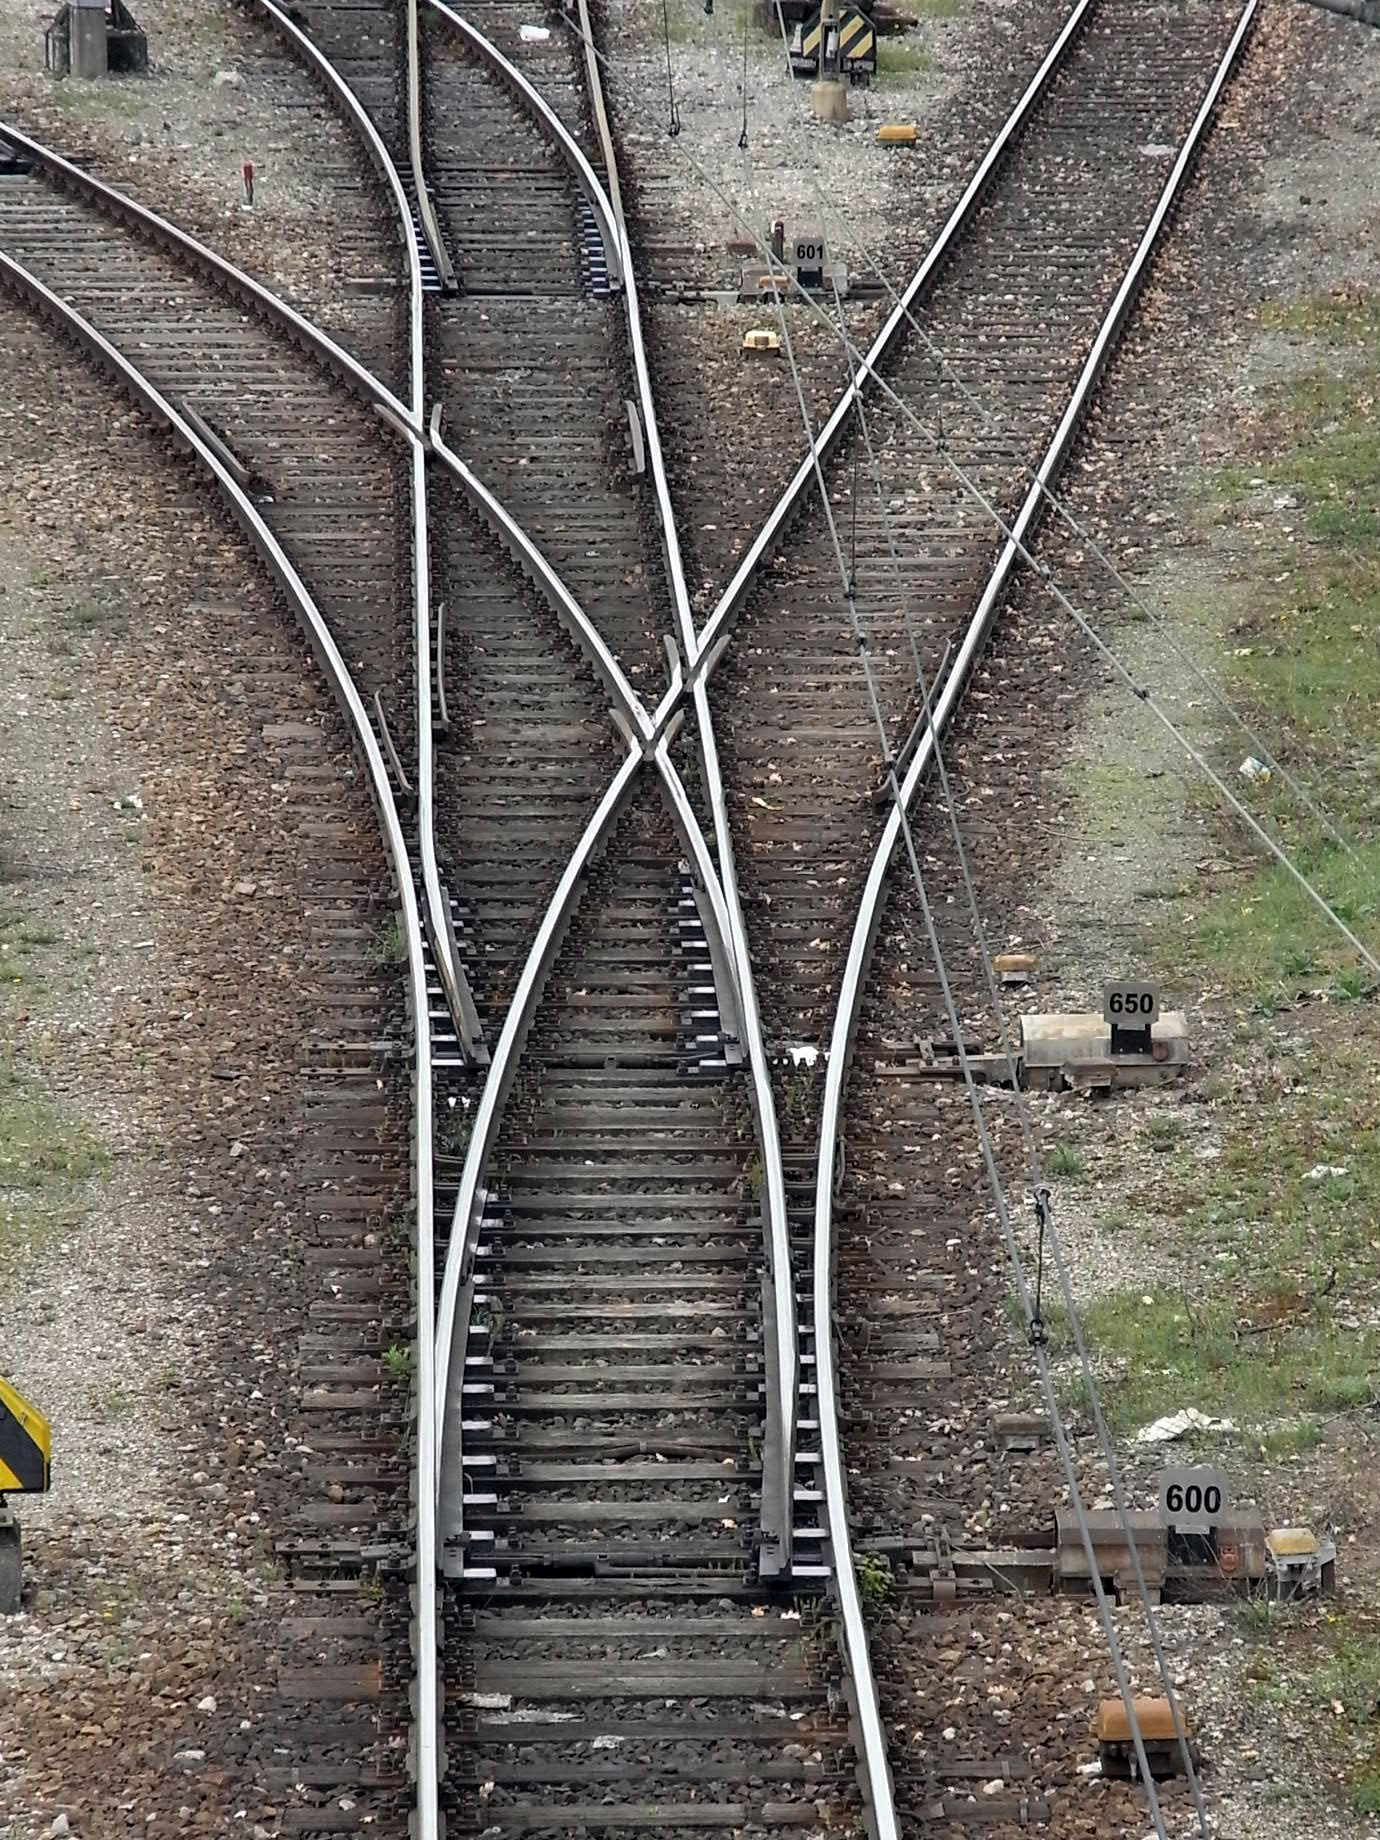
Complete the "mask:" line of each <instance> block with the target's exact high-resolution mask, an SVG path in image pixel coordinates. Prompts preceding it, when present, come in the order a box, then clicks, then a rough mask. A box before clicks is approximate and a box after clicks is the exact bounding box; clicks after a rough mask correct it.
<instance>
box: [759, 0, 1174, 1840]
mask: <svg viewBox="0 0 1380 1840" xmlns="http://www.w3.org/2000/svg"><path fill="white" fill-rule="evenodd" d="M778 17H779V8H778ZM750 164H751V163H750V159H749V161H748V165H749V169H750ZM810 179H811V186H812V189H813V191H814V193H815V196H816V199H817V200H818V199H819V194H820V187H819V184H818V175H817V173H816V172H815V171H814V170H813V169H812V170H811V173H810ZM770 273H771V275H772V281H773V287H772V293H773V300H774V302H775V305H776V310H777V317H778V320H779V322H780V326H781V332H782V338H783V342H784V346H785V350H786V353H787V358H788V361H789V363H790V367H791V376H792V381H793V384H794V387H795V393H796V400H797V403H798V405H799V408H800V413H801V420H802V423H803V425H804V428H805V436H806V440H807V443H808V444H809V446H810V448H811V449H812V450H813V449H814V444H815V441H814V429H813V426H812V424H811V419H810V414H809V409H808V406H807V404H806V401H805V393H804V388H803V385H802V383H801V379H800V373H799V369H798V367H797V365H796V361H795V354H794V349H793V346H792V343H791V339H790V333H789V329H788V328H787V325H786V320H785V312H784V309H783V306H782V302H781V297H780V293H779V290H778V288H777V285H776V269H775V265H774V264H772V265H771V269H770ZM831 280H832V277H831ZM833 292H834V303H835V309H836V312H837V316H838V332H839V335H840V338H841V340H842V341H843V343H844V345H845V351H846V346H847V321H846V316H845V313H844V308H843V302H842V300H841V299H840V297H839V294H838V289H837V285H836V284H835V285H834V288H833ZM854 415H855V421H856V429H855V434H854V462H855V470H854V483H853V496H852V505H851V509H852V511H853V514H854V524H853V531H852V537H851V552H852V554H851V567H845V564H844V560H843V551H842V545H841V542H840V539H839V535H838V530H837V525H836V522H835V518H834V514H833V508H832V505H831V504H830V502H829V499H828V494H827V491H826V489H825V485H824V480H823V475H822V471H821V468H820V466H819V462H818V459H816V462H815V476H816V485H817V487H818V490H819V495H820V498H821V500H822V501H823V503H824V504H825V507H826V517H827V519H828V523H829V531H830V537H831V540H832V542H833V547H834V555H835V560H836V562H837V565H838V569H839V574H840V579H841V582H842V585H843V591H844V596H845V600H846V602H847V605H848V611H849V619H850V624H851V626H852V630H853V634H854V638H855V641H856V642H857V644H858V648H859V652H860V655H861V658H862V663H863V669H864V673H865V676H866V681H867V688H868V695H869V699H870V701H871V705H872V713H873V718H874V720H875V722H876V725H877V729H878V734H879V736H880V740H881V746H882V755H883V759H884V760H885V761H886V771H887V778H888V782H889V784H890V788H891V792H892V797H893V799H894V800H895V802H896V805H897V809H898V816H899V818H900V821H901V825H902V828H903V830H904V833H905V838H906V847H907V853H908V855H909V857H910V861H911V867H912V871H913V873H914V876H915V882H916V888H917V892H918V894H919V898H920V903H921V909H922V912H923V914H924V916H925V925H926V930H927V933H928V936H929V942H930V949H931V953H932V955H933V957H934V960H935V963H936V966H937V967H938V970H939V973H940V977H941V985H942V988H943V990H944V993H945V1000H946V1008H947V1010H948V1019H949V1023H950V1027H951V1028H952V1030H953V1033H954V1038H955V1042H956V1043H958V1044H959V1045H960V1047H961V1043H962V1029H961V1026H960V1022H959V1018H958V1016H957V1013H956V1008H955V1005H954V1002H953V998H952V991H951V987H950V984H949V980H948V973H947V966H946V965H945V963H944V959H943V956H942V952H941V949H940V946H939V941H938V936H937V930H936V928H935V925H934V922H933V915H932V910H931V908H930V904H929V899H928V894H927V890H926V888H925V884H924V877H923V875H922V873H921V870H920V864H919V859H918V855H917V852H916V850H915V845H914V839H913V836H912V833H911V830H910V825H909V820H908V815H907V813H906V811H905V808H904V804H903V802H902V800H901V796H900V788H899V786H898V784H897V781H896V775H895V766H894V761H893V759H892V757H891V749H890V743H889V739H888V736H887V731H886V723H885V718H884V716H883V713H882V708H881V702H880V698H879V695H878V691H877V687H876V682H875V678H874V675H873V671H872V666H871V660H870V657H869V654H868V649H867V640H866V635H865V634H864V632H863V630H862V626H861V623H860V621H859V617H858V611H857V604H856V584H857V550H856V541H857V528H856V508H857V477H856V460H857V452H858V449H857V429H860V430H861V433H862V437H863V441H864V443H865V445H866V447H867V453H868V461H869V466H870V468H871V472H872V477H873V482H874V485H875V488H876V493H877V500H878V506H879V510H880V513H881V518H882V523H883V528H884V530H885V532H886V537H887V544H888V549H889V552H890V559H891V564H892V568H893V571H894V574H895V577H896V585H897V589H898V592H899V594H900V596H901V607H902V613H903V618H904V621H905V625H906V630H907V634H908V636H909V638H910V642H911V647H912V654H913V658H914V663H915V669H916V679H917V682H918V683H919V684H920V686H921V690H922V694H923V697H924V710H923V717H924V720H925V721H926V723H927V724H928V725H929V727H930V728H931V730H933V716H932V709H931V704H930V689H929V684H928V682H927V680H926V677H925V673H924V671H923V668H922V666H921V662H920V657H919V651H918V648H917V647H916V640H915V632H914V625H913V622H912V620H911V618H910V597H909V595H908V594H907V592H906V588H905V584H904V581H903V578H902V570H901V566H900V559H899V555H898V552H897V548H896V542H895V532H894V528H893V525H892V521H891V518H890V516H889V513H888V510H887V506H886V501H885V494H884V491H883V487H882V480H881V475H880V470H879V468H878V465H877V460H876V455H875V452H874V449H873V444H872V439H871V434H870V431H869V428H868V424H867V416H866V412H865V409H864V406H863V403H862V399H861V396H860V395H859V396H858V397H856V398H855V400H854ZM934 747H935V757H936V760H937V762H938V765H939V769H940V774H941V780H942V784H943V787H944V796H945V804H946V808H947V811H948V815H949V821H950V824H951V826H952V829H953V835H954V840H955V843H956V845H957V848H958V852H959V859H960V861H961V863H962V864H963V872H964V882H965V886H966V888H967V890H968V895H969V899H970V902H971V903H972V911H973V917H974V920H975V922H976V923H977V925H978V927H979V929H980V928H981V920H980V916H979V913H978V909H977V905H976V892H975V889H974V887H973V884H972V879H971V875H970V873H969V870H968V864H967V857H966V852H965V851H964V847H963V841H962V834H961V830H960V827H959V823H958V814H957V809H956V806H955V803H954V800H953V797H952V793H951V790H950V786H949V779H948V774H947V771H946V770H945V768H944V763H943V758H942V754H941V752H940V747H939V738H938V735H937V734H936V735H935V736H934ZM979 937H980V944H981V949H982V950H983V952H984V954H985V952H986V941H985V938H983V937H982V935H981V932H980V933H979ZM984 963H985V964H987V960H986V957H984ZM987 968H988V972H989V976H990V964H988V966H987ZM1008 1059H1009V1049H1008ZM964 1061H965V1067H964V1071H965V1082H966V1085H967V1090H968V1095H969V1100H970V1103H971V1104H972V1106H973V1110H974V1117H975V1121H976V1123H977V1126H978V1130H979V1134H980V1137H981V1139H982V1142H983V1149H984V1156H985V1159H986V1161H987V1167H988V1173H989V1179H990V1181H991V1183H992V1187H993V1192H994V1194H995V1196H996V1199H997V1204H998V1209H999V1212H1000V1214H1001V1217H1002V1222H1003V1228H1004V1232H1005V1237H1006V1242H1007V1251H1008V1254H1009V1256H1010V1258H1011V1263H1012V1267H1013V1271H1014V1273H1015V1275H1016V1279H1017V1283H1018V1289H1019V1292H1020V1294H1021V1297H1022V1303H1023V1306H1024V1308H1025V1309H1026V1314H1027V1323H1028V1325H1030V1324H1031V1323H1033V1321H1034V1311H1033V1310H1032V1309H1031V1306H1030V1303H1029V1293H1028V1288H1027V1286H1026V1282H1025V1275H1024V1270H1023V1267H1022V1264H1021V1260H1020V1256H1019V1252H1018V1249H1017V1247H1016V1243H1015V1238H1014V1233H1013V1232H1012V1230H1011V1228H1010V1214H1009V1207H1008V1203H1007V1198H1006V1194H1005V1190H1004V1187H1003V1185H1002V1183H1001V1178H1000V1174H999V1172H998V1170H997V1167H996V1162H995V1156H994V1154H993V1153H992V1148H991V1143H990V1138H989V1137H988V1135H987V1130H986V1119H985V1114H984V1112H983V1108H982V1106H981V1102H980V1100H979V1099H978V1095H977V1088H976V1085H975V1083H974V1082H973V1080H972V1077H971V1070H970V1069H968V1068H967V1066H966V1055H965V1056H964ZM1012 1086H1013V1088H1014V1089H1015V1090H1016V1092H1017V1094H1018V1098H1019V1102H1020V1104H1021V1108H1022V1122H1023V1125H1024V1126H1025V1130H1026V1141H1027V1146H1028V1149H1029V1151H1030V1153H1031V1157H1032V1165H1033V1168H1034V1175H1035V1188H1036V1192H1037V1193H1038V1192H1040V1182H1039V1170H1038V1158H1037V1157H1036V1156H1035V1154H1034V1140H1033V1137H1032V1135H1031V1132H1030V1128H1029V1119H1028V1116H1027V1115H1026V1105H1025V1096H1024V1094H1022V1093H1020V1089H1019V1085H1018V1083H1017V1081H1016V1079H1015V1077H1014V1068H1013V1069H1012ZM1045 1212H1046V1217H1047V1216H1048V1209H1047V1208H1046V1210H1045ZM1066 1301H1067V1306H1068V1308H1069V1311H1070V1314H1071V1316H1072V1315H1075V1314H1076V1312H1075V1308H1074V1304H1073V1298H1072V1295H1071V1293H1069V1294H1068V1295H1067V1298H1066ZM1037 1307H1038V1306H1037ZM1032 1346H1033V1347H1034V1348H1035V1352H1036V1355H1037V1361H1038V1359H1039V1358H1040V1356H1041V1354H1042V1351H1041V1349H1040V1348H1039V1346H1038V1345H1037V1344H1036V1343H1035V1342H1034V1340H1033V1337H1032ZM1047 1365H1048V1364H1047V1361H1046V1362H1045V1363H1044V1368H1045V1369H1046V1370H1047ZM1041 1378H1042V1381H1043V1382H1045V1386H1044V1390H1045V1396H1046V1400H1047V1403H1048V1404H1049V1407H1050V1415H1051V1423H1052V1424H1057V1442H1058V1446H1059V1449H1060V1454H1061V1456H1062V1457H1063V1458H1064V1467H1065V1473H1066V1479H1067V1482H1068V1486H1069V1492H1070V1498H1071V1500H1072V1501H1073V1502H1074V1505H1075V1513H1076V1516H1077V1519H1078V1522H1079V1529H1080V1534H1081V1537H1082V1539H1083V1544H1084V1551H1085V1554H1086V1556H1087V1560H1088V1567H1089V1573H1090V1575H1091V1576H1092V1577H1093V1578H1094V1580H1095V1581H1096V1586H1097V1594H1098V1595H1099V1597H1100V1598H1101V1600H1102V1601H1101V1604H1100V1609H1101V1613H1102V1621H1103V1627H1104V1631H1105V1633H1106V1636H1107V1641H1108V1646H1109V1650H1110V1652H1111V1654H1112V1658H1113V1666H1114V1671H1115V1673H1116V1678H1117V1684H1118V1687H1119V1688H1120V1691H1121V1695H1122V1699H1123V1701H1124V1703H1125V1706H1126V1711H1127V1719H1128V1724H1129V1726H1130V1729H1131V1732H1132V1738H1133V1742H1134V1744H1135V1747H1136V1751H1137V1760H1138V1762H1139V1764H1140V1767H1141V1772H1142V1775H1143V1776H1144V1778H1145V1780H1146V1781H1147V1783H1150V1782H1151V1780H1152V1779H1151V1775H1150V1770H1149V1764H1148V1760H1147V1758H1146V1755H1145V1750H1144V1740H1143V1734H1142V1733H1141V1731H1140V1727H1139V1721H1138V1720H1137V1717H1136V1713H1135V1706H1134V1700H1133V1698H1132V1696H1131V1693H1130V1689H1129V1685H1128V1682H1127V1678H1126V1675H1125V1670H1124V1665H1123V1662H1122V1657H1121V1654H1120V1650H1119V1646H1118V1643H1117V1639H1116V1635H1115V1630H1114V1626H1113V1624H1112V1621H1111V1616H1110V1609H1109V1607H1108V1605H1107V1603H1106V1599H1105V1592H1104V1591H1103V1590H1102V1586H1101V1578H1100V1574H1099V1572H1098V1567H1097V1563H1096V1559H1095V1556H1094V1552H1093V1547H1092V1536H1091V1529H1090V1528H1089V1526H1088V1523H1087V1519H1086V1515H1085V1513H1084V1511H1083V1504H1082V1497H1081V1493H1080V1490H1079V1486H1078V1482H1077V1477H1076V1473H1075V1472H1074V1469H1073V1466H1072V1465H1073V1459H1072V1452H1071V1449H1070V1447H1069V1445H1068V1441H1067V1434H1066V1429H1065V1427H1064V1424H1063V1420H1062V1417H1061V1416H1060V1414H1059V1410H1058V1403H1057V1396H1056V1395H1055V1394H1054V1391H1053V1386H1052V1377H1051V1376H1049V1375H1048V1373H1047V1371H1043V1370H1042V1374H1041ZM1089 1378H1091V1375H1090V1371H1089ZM1098 1421H1099V1424H1100V1425H1101V1427H1102V1431H1103V1433H1104V1435H1105V1424H1103V1422H1102V1420H1101V1415H1100V1412H1099V1413H1098ZM1104 1453H1105V1454H1106V1455H1107V1456H1108V1458H1109V1460H1110V1461H1111V1463H1112V1464H1113V1465H1114V1462H1115V1459H1114V1457H1113V1456H1112V1453H1111V1450H1110V1448H1109V1446H1106V1447H1104ZM1119 1514H1120V1518H1121V1520H1122V1523H1123V1527H1124V1529H1125V1531H1126V1533H1127V1535H1128V1539H1129V1541H1130V1544H1131V1547H1132V1551H1133V1553H1134V1552H1135V1540H1134V1535H1133V1534H1132V1532H1131V1529H1130V1526H1129V1523H1128V1522H1127V1519H1126V1507H1125V1503H1124V1500H1122V1501H1121V1502H1120V1503H1119ZM1135 1569H1136V1576H1137V1580H1138V1584H1139V1589H1140V1594H1141V1596H1142V1599H1143V1601H1144V1603H1145V1609H1146V1615H1147V1618H1148V1619H1149V1622H1150V1625H1151V1629H1152V1640H1153V1643H1154V1648H1155V1654H1156V1659H1157V1664H1158V1667H1159V1670H1160V1674H1161V1677H1162V1679H1163V1681H1164V1685H1165V1689H1166V1693H1167V1696H1168V1700H1169V1705H1170V1708H1171V1715H1172V1717H1173V1720H1174V1726H1175V1731H1176V1733H1177V1734H1178V1738H1179V1743H1180V1745H1181V1747H1182V1749H1183V1753H1184V1761H1185V1765H1186V1768H1187V1772H1188V1776H1189V1780H1190V1782H1191V1784H1192V1790H1193V1795H1194V1800H1195V1803H1196V1805H1197V1811H1198V1817H1199V1824H1200V1827H1201V1831H1202V1833H1203V1835H1204V1840H1206V1836H1207V1832H1208V1829H1207V1816H1206V1810H1205V1809H1204V1807H1203V1803H1202V1796H1201V1790H1200V1788H1199V1784H1198V1780H1197V1776H1196V1772H1195V1771H1194V1768H1193V1762H1192V1757H1191V1754H1190V1752H1189V1746H1188V1741H1187V1734H1186V1728H1185V1726H1184V1723H1183V1720H1182V1716H1181V1713H1180V1710H1179V1707H1178V1704H1177V1701H1176V1699H1175V1696H1174V1690H1173V1685H1172V1681H1171V1677H1170V1673H1169V1669H1168V1664H1167V1661H1166V1659H1165V1656H1164V1653H1163V1649H1162V1648H1161V1646H1160V1643H1159V1639H1158V1635H1157V1633H1155V1632H1154V1615H1153V1609H1152V1606H1151V1604H1150V1599H1149V1592H1148V1590H1147V1587H1146V1583H1145V1578H1144V1574H1143V1571H1142V1568H1141V1566H1140V1562H1139V1556H1138V1555H1136V1557H1135ZM1150 1799H1151V1803H1152V1807H1153V1812H1154V1815H1155V1820H1156V1826H1157V1828H1158V1830H1159V1832H1160V1833H1161V1834H1163V1833H1164V1827H1163V1822H1162V1819H1161V1817H1160V1811H1159V1808H1158V1805H1157V1804H1156V1802H1155V1796H1154V1790H1153V1787H1151V1789H1150Z"/></svg>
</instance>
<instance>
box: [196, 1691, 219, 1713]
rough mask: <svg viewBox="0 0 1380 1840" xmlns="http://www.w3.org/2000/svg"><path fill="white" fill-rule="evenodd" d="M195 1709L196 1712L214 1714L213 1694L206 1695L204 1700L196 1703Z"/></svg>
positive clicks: (214, 1698) (214, 1700) (214, 1697)
mask: <svg viewBox="0 0 1380 1840" xmlns="http://www.w3.org/2000/svg"><path fill="white" fill-rule="evenodd" d="M196 1709H197V1711H198V1712H214V1711H215V1709H216V1696H215V1694H214V1693H208V1694H207V1695H206V1697H205V1699H199V1700H198V1701H197V1703H196Z"/></svg>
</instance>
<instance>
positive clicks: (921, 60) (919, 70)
mask: <svg viewBox="0 0 1380 1840" xmlns="http://www.w3.org/2000/svg"><path fill="white" fill-rule="evenodd" d="M957 11H958V7H957V5H955V6H954V12H957ZM930 17H931V18H947V17H950V15H949V14H947V13H940V12H938V11H935V12H934V13H932V14H931V15H930ZM933 67H934V59H933V58H932V57H931V56H930V54H929V52H928V51H926V49H925V47H924V46H923V45H913V44H910V43H908V42H907V41H906V40H905V39H904V38H884V39H881V40H879V41H878V44H877V82H878V83H879V84H881V85H883V86H885V85H886V84H887V83H888V82H890V81H892V80H896V81H900V80H901V79H902V78H904V77H920V76H923V75H924V74H925V72H926V71H927V70H931V69H933Z"/></svg>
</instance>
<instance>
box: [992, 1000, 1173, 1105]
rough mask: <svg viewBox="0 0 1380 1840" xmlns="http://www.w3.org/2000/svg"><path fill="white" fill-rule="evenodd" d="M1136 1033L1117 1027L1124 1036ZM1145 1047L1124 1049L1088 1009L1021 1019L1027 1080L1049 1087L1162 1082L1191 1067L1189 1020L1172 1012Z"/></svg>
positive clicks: (1152, 1030)
mask: <svg viewBox="0 0 1380 1840" xmlns="http://www.w3.org/2000/svg"><path fill="white" fill-rule="evenodd" d="M1129 1033H1130V1031H1123V1030H1117V1031H1116V1034H1117V1035H1118V1036H1121V1037H1123V1038H1124V1036H1125V1035H1126V1034H1129ZM1143 1034H1144V1035H1145V1036H1146V1037H1148V1040H1147V1041H1146V1042H1145V1044H1144V1045H1141V1046H1138V1047H1137V1048H1134V1049H1131V1050H1130V1051H1127V1052H1123V1051H1122V1041H1120V1040H1117V1041H1114V1040H1113V1030H1112V1027H1111V1025H1110V1023H1108V1022H1107V1021H1105V1020H1104V1018H1103V1017H1101V1016H1098V1015H1095V1014H1093V1012H1092V1011H1091V1010H1089V1011H1087V1012H1072V1013H1064V1014H1055V1015H1048V1016H1022V1017H1021V1060H1020V1065H1021V1084H1022V1085H1023V1086H1026V1087H1029V1088H1032V1089H1039V1090H1043V1091H1058V1090H1059V1089H1061V1088H1064V1087H1074V1088H1080V1087H1081V1088H1084V1089H1089V1088H1101V1089H1103V1090H1110V1089H1111V1088H1112V1087H1119V1086H1161V1085H1164V1084H1166V1083H1167V1082H1168V1081H1170V1080H1175V1079H1178V1078H1179V1077H1180V1076H1181V1075H1182V1074H1183V1071H1184V1069H1185V1068H1186V1067H1187V1065H1188V1018H1187V1016H1186V1015H1185V1014H1184V1012H1183V1011H1182V1010H1179V1009H1171V1010H1166V1011H1165V1012H1164V1014H1163V1015H1162V1016H1161V1017H1160V1018H1159V1020H1158V1021H1157V1022H1156V1023H1154V1024H1153V1026H1152V1027H1151V1028H1150V1029H1149V1030H1147V1031H1144V1032H1143Z"/></svg>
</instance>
